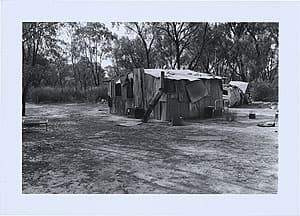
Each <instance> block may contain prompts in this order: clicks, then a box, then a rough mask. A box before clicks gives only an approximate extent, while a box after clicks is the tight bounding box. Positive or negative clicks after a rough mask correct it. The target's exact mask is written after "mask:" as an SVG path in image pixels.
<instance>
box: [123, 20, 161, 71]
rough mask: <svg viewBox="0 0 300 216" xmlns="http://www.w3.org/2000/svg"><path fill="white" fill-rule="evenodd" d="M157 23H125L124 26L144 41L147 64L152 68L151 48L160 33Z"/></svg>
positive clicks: (146, 65) (147, 66)
mask: <svg viewBox="0 0 300 216" xmlns="http://www.w3.org/2000/svg"><path fill="white" fill-rule="evenodd" d="M157 25H158V23H155V22H141V23H138V22H128V23H124V26H125V27H126V28H127V29H128V30H130V31H132V32H134V33H135V34H136V35H137V36H138V38H139V39H140V40H141V42H142V45H143V48H144V51H145V56H146V64H145V67H146V68H150V67H151V66H152V65H153V63H152V61H151V56H150V55H151V50H152V49H153V45H154V42H155V38H156V37H157V34H158V29H157ZM151 64H152V65H151Z"/></svg>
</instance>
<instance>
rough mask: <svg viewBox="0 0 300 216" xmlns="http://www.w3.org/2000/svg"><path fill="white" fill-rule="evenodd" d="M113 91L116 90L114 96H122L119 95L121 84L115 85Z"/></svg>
mask: <svg viewBox="0 0 300 216" xmlns="http://www.w3.org/2000/svg"><path fill="white" fill-rule="evenodd" d="M115 90H116V96H122V93H121V83H117V84H116V85H115Z"/></svg>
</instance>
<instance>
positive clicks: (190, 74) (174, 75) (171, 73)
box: [144, 69, 222, 81]
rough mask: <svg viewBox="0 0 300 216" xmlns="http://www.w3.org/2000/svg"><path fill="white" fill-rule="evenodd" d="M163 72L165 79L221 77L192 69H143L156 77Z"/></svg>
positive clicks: (192, 79) (191, 79) (193, 79)
mask: <svg viewBox="0 0 300 216" xmlns="http://www.w3.org/2000/svg"><path fill="white" fill-rule="evenodd" d="M162 71H164V72H165V78H166V79H174V80H190V81H195V80H200V79H222V77H220V76H213V75H211V74H207V73H200V72H196V71H192V70H165V69H144V72H145V73H146V74H149V75H151V76H154V77H156V78H159V77H160V74H161V72H162Z"/></svg>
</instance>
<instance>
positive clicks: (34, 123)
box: [22, 119, 48, 131]
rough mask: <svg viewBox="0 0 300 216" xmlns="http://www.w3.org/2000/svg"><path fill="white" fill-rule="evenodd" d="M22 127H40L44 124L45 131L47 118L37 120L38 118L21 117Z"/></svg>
mask: <svg viewBox="0 0 300 216" xmlns="http://www.w3.org/2000/svg"><path fill="white" fill-rule="evenodd" d="M22 126H23V127H40V126H45V128H46V131H47V130H48V119H47V120H38V119H23V120H22Z"/></svg>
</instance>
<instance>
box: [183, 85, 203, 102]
mask: <svg viewBox="0 0 300 216" xmlns="http://www.w3.org/2000/svg"><path fill="white" fill-rule="evenodd" d="M186 90H187V92H188V95H189V98H190V99H191V102H192V103H195V102H197V101H199V100H201V99H202V98H203V97H205V96H207V95H208V90H207V88H206V86H205V84H204V83H203V81H202V80H197V81H194V82H191V83H190V84H188V85H187V86H186Z"/></svg>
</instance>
